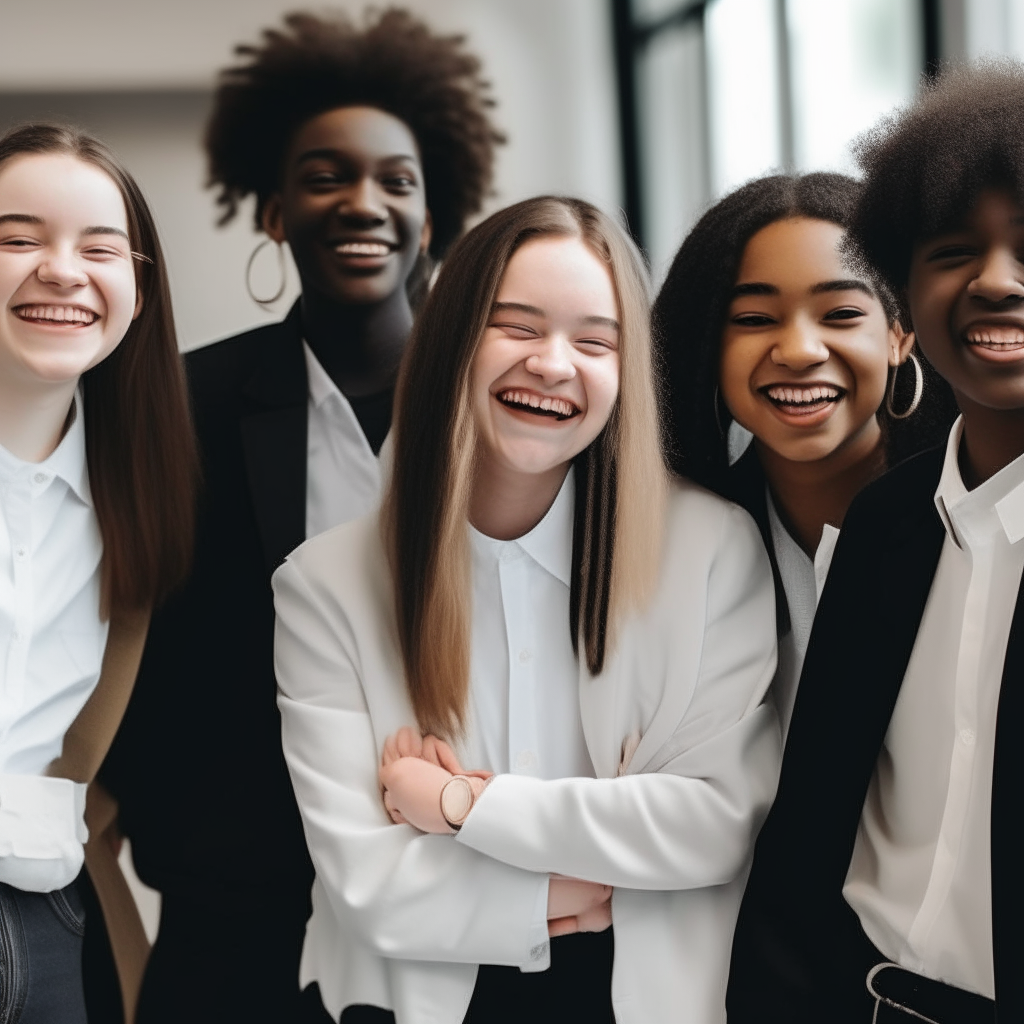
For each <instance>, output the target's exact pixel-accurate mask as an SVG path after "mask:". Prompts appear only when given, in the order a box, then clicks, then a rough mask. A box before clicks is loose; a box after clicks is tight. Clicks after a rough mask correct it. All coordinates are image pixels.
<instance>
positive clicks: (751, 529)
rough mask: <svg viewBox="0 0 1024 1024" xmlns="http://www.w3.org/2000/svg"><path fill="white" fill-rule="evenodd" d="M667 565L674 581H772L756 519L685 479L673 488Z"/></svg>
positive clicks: (675, 480) (669, 502) (666, 543)
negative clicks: (684, 578) (683, 578)
mask: <svg viewBox="0 0 1024 1024" xmlns="http://www.w3.org/2000/svg"><path fill="white" fill-rule="evenodd" d="M664 563H665V566H666V569H667V570H668V571H669V572H670V573H672V574H674V575H678V574H679V573H681V572H684V571H685V572H686V573H687V574H688V575H690V576H691V577H692V576H694V575H700V574H703V575H704V576H706V577H710V576H711V575H713V574H716V573H717V574H719V575H721V574H722V573H724V574H725V575H726V576H727V577H730V578H731V577H736V578H737V579H740V578H745V579H748V580H749V579H751V577H752V576H753V577H756V578H760V577H764V578H765V579H769V578H770V576H771V568H770V565H769V562H768V553H767V551H766V549H765V545H764V541H763V540H762V538H761V533H760V531H759V530H758V528H757V526H756V524H755V523H754V520H753V519H752V518H751V517H750V514H749V513H748V512H747V511H746V510H745V509H743V508H741V507H740V506H739V505H736V504H735V503H733V502H731V501H729V500H727V499H726V498H723V497H721V495H718V494H715V493H713V492H712V491H709V490H707V489H706V488H704V487H701V486H700V485H699V484H695V483H693V482H692V481H690V480H686V479H683V478H676V479H674V480H673V481H672V484H671V486H670V488H669V497H668V508H667V514H666V524H665V558H664Z"/></svg>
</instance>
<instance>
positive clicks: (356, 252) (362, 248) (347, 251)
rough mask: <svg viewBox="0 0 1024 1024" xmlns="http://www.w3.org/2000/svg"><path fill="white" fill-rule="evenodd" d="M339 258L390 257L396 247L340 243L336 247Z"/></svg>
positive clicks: (384, 244) (376, 243)
mask: <svg viewBox="0 0 1024 1024" xmlns="http://www.w3.org/2000/svg"><path fill="white" fill-rule="evenodd" d="M333 248H334V251H335V253H336V254H337V255H338V256H378V257H379V256H389V255H390V254H391V253H392V252H394V250H395V248H396V246H394V245H391V244H390V243H388V242H371V241H367V242H338V243H337V244H336V245H334V247H333Z"/></svg>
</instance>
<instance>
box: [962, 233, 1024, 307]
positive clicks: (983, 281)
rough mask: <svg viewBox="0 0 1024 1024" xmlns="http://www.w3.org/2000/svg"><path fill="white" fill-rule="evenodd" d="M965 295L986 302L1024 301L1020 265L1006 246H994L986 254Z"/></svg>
mask: <svg viewBox="0 0 1024 1024" xmlns="http://www.w3.org/2000/svg"><path fill="white" fill-rule="evenodd" d="M967 294H968V295H969V296H970V297H971V298H972V299H975V300H977V301H980V302H983V303H986V304H989V305H1014V306H1015V305H1017V304H1019V303H1020V302H1021V301H1022V300H1024V266H1022V265H1021V263H1020V261H1019V260H1018V259H1017V257H1016V254H1015V253H1014V252H1013V250H1012V249H1010V248H1009V247H1008V246H994V247H993V248H992V249H990V250H989V251H988V252H987V253H986V254H985V257H984V259H983V261H982V264H981V269H980V270H979V271H978V275H977V276H976V277H975V278H974V280H973V281H971V283H970V284H969V285H968V286H967Z"/></svg>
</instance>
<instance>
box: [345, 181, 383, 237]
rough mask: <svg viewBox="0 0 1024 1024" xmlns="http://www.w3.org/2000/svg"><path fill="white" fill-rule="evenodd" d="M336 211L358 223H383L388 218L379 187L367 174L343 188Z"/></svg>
mask: <svg viewBox="0 0 1024 1024" xmlns="http://www.w3.org/2000/svg"><path fill="white" fill-rule="evenodd" d="M338 213H339V214H340V215H341V216H342V217H343V218H345V219H346V220H352V221H357V222H358V223H359V224H360V225H367V224H371V225H372V224H383V223H384V222H385V221H386V220H387V218H388V209H387V206H386V205H385V204H384V202H383V198H382V196H381V190H380V187H379V186H378V184H377V182H376V181H374V179H373V178H372V177H370V176H369V175H364V176H363V177H361V178H359V179H357V180H356V181H354V182H352V184H351V185H350V186H349V188H347V189H345V190H344V193H343V195H342V199H341V202H340V203H339V204H338Z"/></svg>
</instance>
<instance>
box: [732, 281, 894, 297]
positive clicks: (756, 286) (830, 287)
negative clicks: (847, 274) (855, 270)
mask: <svg viewBox="0 0 1024 1024" xmlns="http://www.w3.org/2000/svg"><path fill="white" fill-rule="evenodd" d="M847 291H858V292H864V294H865V295H872V296H873V295H874V294H875V293H874V292H873V291H872V290H871V288H870V287H869V286H868V285H867V284H866V283H865V282H864V281H858V280H857V279H856V278H849V279H848V280H842V281H819V282H818V283H817V284H816V285H813V286H812V287H811V294H812V295H821V294H822V293H823V292H847ZM778 294H780V292H779V289H778V288H776V287H775V285H773V284H767V283H766V282H764V281H751V282H749V283H745V284H738V285H736V287H735V288H733V290H732V297H733V298H734V299H738V298H740V297H741V296H743V295H778Z"/></svg>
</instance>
